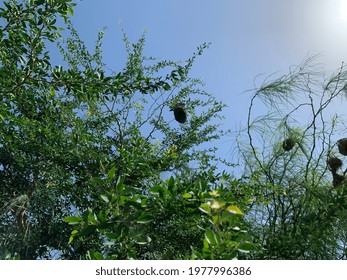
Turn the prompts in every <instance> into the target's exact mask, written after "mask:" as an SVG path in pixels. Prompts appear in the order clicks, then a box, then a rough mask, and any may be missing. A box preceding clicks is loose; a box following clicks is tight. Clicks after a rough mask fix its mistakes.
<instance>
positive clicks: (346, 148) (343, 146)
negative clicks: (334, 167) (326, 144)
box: [337, 138, 347, 156]
mask: <svg viewBox="0 0 347 280" xmlns="http://www.w3.org/2000/svg"><path fill="white" fill-rule="evenodd" d="M337 148H338V149H339V152H340V154H341V155H344V156H347V138H342V139H340V140H339V141H337Z"/></svg>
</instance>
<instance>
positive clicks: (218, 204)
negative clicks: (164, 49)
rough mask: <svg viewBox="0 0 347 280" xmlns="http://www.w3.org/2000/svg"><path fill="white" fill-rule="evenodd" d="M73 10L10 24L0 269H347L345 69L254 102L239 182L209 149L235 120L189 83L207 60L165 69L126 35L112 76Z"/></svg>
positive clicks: (11, 14) (300, 79)
mask: <svg viewBox="0 0 347 280" xmlns="http://www.w3.org/2000/svg"><path fill="white" fill-rule="evenodd" d="M74 5H75V4H74V3H72V1H71V0H47V1H44V0H30V1H26V0H22V1H20V0H10V1H6V2H4V4H3V6H2V7H1V8H0V83H1V87H0V98H1V102H0V188H1V191H0V210H1V212H0V258H1V259H235V258H239V259H346V245H347V244H346V228H347V225H346V211H345V209H346V190H345V189H346V188H345V185H346V183H345V180H344V176H345V173H346V171H344V169H345V168H346V162H345V155H344V153H347V146H346V147H345V146H344V143H345V142H346V144H347V141H345V142H344V140H341V141H340V142H337V140H339V139H343V138H344V137H346V135H344V133H345V132H346V127H345V126H343V118H340V117H339V116H333V117H332V118H330V117H329V108H331V107H332V106H335V105H334V104H336V102H335V100H336V99H337V98H339V97H345V96H346V82H347V71H346V69H345V66H344V65H342V67H341V69H339V71H338V72H337V73H336V74H333V75H332V76H331V77H330V78H328V79H323V77H322V76H319V75H318V73H317V72H316V71H315V67H313V68H310V67H311V66H312V63H311V62H310V61H308V63H305V64H304V65H301V66H300V67H298V68H296V69H294V70H293V71H290V73H289V74H288V75H286V76H284V77H281V78H279V79H275V80H274V81H271V82H267V81H265V82H264V84H263V85H261V86H260V87H259V88H257V89H255V90H254V92H253V95H252V97H251V102H250V107H249V110H248V122H247V125H246V128H245V130H243V131H240V133H239V135H238V137H237V139H236V143H237V152H238V153H239V155H240V159H241V160H240V167H241V168H244V170H243V174H242V175H241V176H240V178H235V177H234V176H232V175H231V174H232V170H233V168H234V165H233V164H231V163H229V162H228V161H226V160H225V159H220V158H218V157H217V156H216V154H217V153H216V151H217V147H216V146H215V145H214V144H213V143H214V141H215V140H218V139H221V138H223V137H224V136H225V135H226V134H228V133H229V131H228V130H226V131H224V130H223V129H222V128H221V125H222V122H221V120H222V119H223V116H222V111H223V109H224V108H225V105H224V104H223V103H222V102H220V101H218V100H216V98H215V97H214V96H213V95H212V94H211V93H208V92H206V91H204V89H203V83H202V81H201V80H200V79H198V78H194V77H191V69H192V67H193V65H194V63H195V61H196V59H198V58H199V56H201V55H202V54H203V52H204V51H205V50H206V49H207V48H208V47H209V44H202V45H201V46H199V47H198V49H197V51H196V52H195V53H193V54H192V56H191V57H190V58H188V59H185V60H181V61H178V62H177V61H170V60H157V59H155V58H153V57H146V56H144V48H145V36H144V35H143V36H141V37H140V38H139V40H138V41H137V42H135V43H131V42H130V40H129V39H128V38H127V36H126V33H125V32H123V41H124V43H125V51H126V55H127V60H126V63H125V65H123V70H121V71H113V70H111V69H109V67H108V66H107V64H106V63H105V61H104V60H103V57H102V39H103V36H104V30H101V31H100V32H99V34H98V39H97V41H96V44H95V48H94V49H93V50H92V51H91V50H90V49H89V48H88V47H87V46H86V45H85V44H84V42H83V41H82V40H81V39H80V38H79V36H78V32H77V30H75V29H74V27H73V24H72V23H71V21H70V16H71V15H73V7H74ZM57 53H59V54H60V57H57ZM57 61H58V62H57ZM119 68H120V69H121V68H122V66H119ZM320 80H322V82H319V81H320ZM258 100H261V101H263V105H262V106H260V107H261V108H262V109H264V108H265V110H266V111H265V113H264V114H263V115H261V116H257V117H254V108H255V107H256V105H258V103H256V102H257V101H258ZM170 110H171V111H170ZM257 112H259V110H257ZM221 166H224V167H225V169H226V170H225V171H223V172H221V173H218V171H217V170H220V167H221ZM217 167H219V169H218V168H217ZM346 170H347V169H346Z"/></svg>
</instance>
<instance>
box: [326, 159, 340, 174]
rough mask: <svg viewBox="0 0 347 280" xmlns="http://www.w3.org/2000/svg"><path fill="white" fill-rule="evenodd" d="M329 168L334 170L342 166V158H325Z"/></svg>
mask: <svg viewBox="0 0 347 280" xmlns="http://www.w3.org/2000/svg"><path fill="white" fill-rule="evenodd" d="M327 164H328V168H329V170H331V171H333V172H335V171H336V170H337V169H339V168H340V167H341V166H342V160H341V159H339V158H337V157H329V158H328V160H327Z"/></svg>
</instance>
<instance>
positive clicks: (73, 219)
mask: <svg viewBox="0 0 347 280" xmlns="http://www.w3.org/2000/svg"><path fill="white" fill-rule="evenodd" d="M63 221H64V222H66V223H69V224H70V225H76V224H79V223H80V222H82V218H81V217H78V216H70V217H65V218H64V219H63Z"/></svg>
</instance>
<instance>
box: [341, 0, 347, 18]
mask: <svg viewBox="0 0 347 280" xmlns="http://www.w3.org/2000/svg"><path fill="white" fill-rule="evenodd" d="M340 1H341V2H340V3H341V6H340V13H341V14H340V16H341V19H343V20H345V21H347V0H340Z"/></svg>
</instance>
